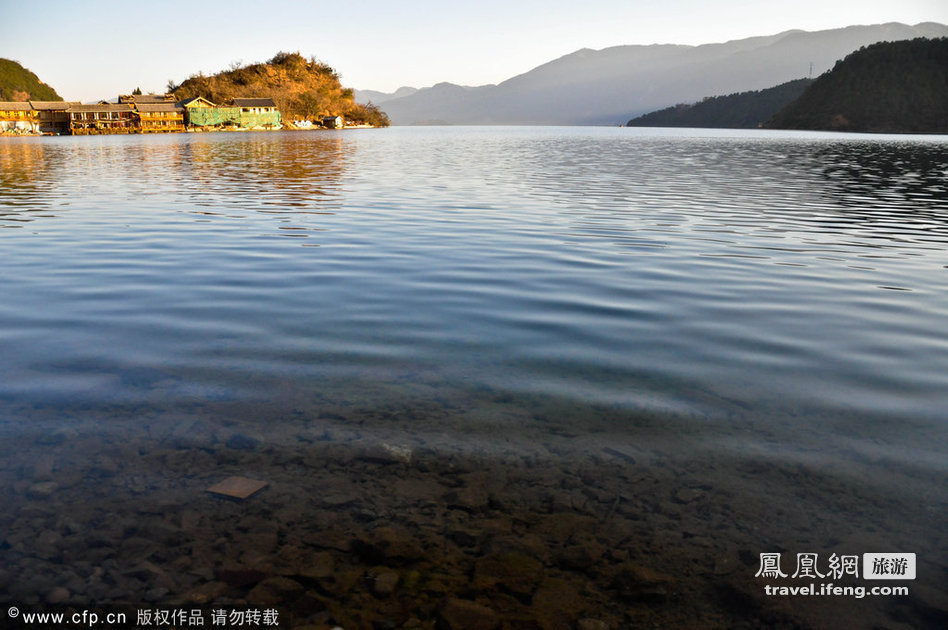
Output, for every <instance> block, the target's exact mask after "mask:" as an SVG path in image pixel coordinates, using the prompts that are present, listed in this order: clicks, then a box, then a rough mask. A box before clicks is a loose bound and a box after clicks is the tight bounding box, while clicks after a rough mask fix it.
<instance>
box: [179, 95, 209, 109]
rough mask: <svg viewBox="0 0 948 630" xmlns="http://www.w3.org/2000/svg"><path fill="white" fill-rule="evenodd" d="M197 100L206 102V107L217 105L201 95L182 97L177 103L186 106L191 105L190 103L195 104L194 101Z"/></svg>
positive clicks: (196, 101)
mask: <svg viewBox="0 0 948 630" xmlns="http://www.w3.org/2000/svg"><path fill="white" fill-rule="evenodd" d="M198 102H203V103H206V104H207V106H208V107H217V105H215V104H214V103H212V102H210V101H209V100H207V99H206V98H204V97H203V96H192V97H191V98H186V99H184V100H183V101H178V105H180V106H181V107H187V106H189V105H191V104H192V103H195V104H196V103H198Z"/></svg>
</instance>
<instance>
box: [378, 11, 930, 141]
mask: <svg viewBox="0 0 948 630" xmlns="http://www.w3.org/2000/svg"><path fill="white" fill-rule="evenodd" d="M944 36H948V26H945V25H942V24H935V23H930V22H929V23H922V24H917V25H915V26H908V25H905V24H898V23H889V24H877V25H872V26H850V27H846V28H841V29H832V30H826V31H816V32H806V31H798V30H794V31H786V32H783V33H778V34H776V35H769V36H765V37H752V38H748V39H741V40H735V41H730V42H726V43H721V44H705V45H701V46H682V45H672V44H656V45H651V46H615V47H612V48H605V49H603V50H590V49H582V50H578V51H576V52H574V53H571V54H569V55H566V56H564V57H560V58H559V59H556V60H554V61H551V62H549V63H546V64H543V65H542V66H539V67H537V68H534V69H533V70H530V71H529V72H526V73H524V74H521V75H518V76H515V77H513V78H511V79H508V80H507V81H504V82H503V83H500V84H499V85H490V86H481V87H476V88H467V87H462V86H458V85H453V84H450V83H439V84H438V85H435V86H433V87H430V88H425V89H421V90H417V91H415V92H413V93H411V94H409V95H407V96H402V97H398V98H392V99H390V100H386V101H384V102H385V111H386V112H387V113H388V115H389V117H390V118H391V119H392V121H393V123H395V124H400V125H407V124H416V123H421V122H426V121H439V122H444V123H449V124H491V123H502V124H571V125H590V124H613V125H614V124H619V123H622V122H625V121H626V120H629V118H632V117H635V116H638V115H640V114H644V113H646V112H650V111H654V110H656V109H660V108H662V107H668V106H669V105H674V104H675V103H688V102H694V101H697V100H700V99H701V98H702V97H704V96H706V95H710V94H731V93H734V92H744V91H749V90H761V89H766V88H769V87H772V86H774V85H777V84H780V83H784V82H786V81H790V80H793V79H799V78H803V77H806V76H808V75H809V74H810V64H811V63H812V64H813V70H812V73H813V76H814V77H815V76H817V75H819V74H822V73H823V72H826V71H827V70H829V69H830V68H832V67H833V65H834V64H835V63H836V61H837V60H839V59H842V58H843V57H845V56H846V55H848V54H849V53H851V52H853V51H854V50H856V49H858V48H860V47H862V46H867V45H869V44H873V43H876V42H880V41H895V40H904V39H913V38H916V37H929V38H934V37H944Z"/></svg>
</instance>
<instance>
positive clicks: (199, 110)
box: [178, 96, 240, 131]
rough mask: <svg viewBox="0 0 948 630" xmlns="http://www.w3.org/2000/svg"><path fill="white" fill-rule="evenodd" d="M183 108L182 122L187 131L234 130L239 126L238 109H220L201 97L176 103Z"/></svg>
mask: <svg viewBox="0 0 948 630" xmlns="http://www.w3.org/2000/svg"><path fill="white" fill-rule="evenodd" d="M178 105H179V106H180V107H182V108H184V122H185V126H186V127H187V129H188V130H189V131H202V130H215V129H234V128H236V127H238V126H240V109H238V108H236V107H221V106H219V105H216V104H215V103H212V102H211V101H209V100H207V99H206V98H204V97H203V96H194V97H191V98H188V99H185V100H183V101H180V102H178Z"/></svg>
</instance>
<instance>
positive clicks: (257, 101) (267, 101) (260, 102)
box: [233, 98, 276, 107]
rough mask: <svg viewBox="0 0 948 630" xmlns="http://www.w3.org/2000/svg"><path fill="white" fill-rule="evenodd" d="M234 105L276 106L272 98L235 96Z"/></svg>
mask: <svg viewBox="0 0 948 630" xmlns="http://www.w3.org/2000/svg"><path fill="white" fill-rule="evenodd" d="M233 101H234V107H276V103H274V102H273V99H272V98H235V99H233Z"/></svg>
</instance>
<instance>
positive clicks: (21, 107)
mask: <svg viewBox="0 0 948 630" xmlns="http://www.w3.org/2000/svg"><path fill="white" fill-rule="evenodd" d="M118 101H119V102H118V103H109V102H107V101H101V102H99V103H96V104H89V105H83V104H81V103H78V102H74V101H23V102H12V101H6V102H0V133H6V134H23V135H30V134H50V135H52V134H72V135H77V136H81V135H95V134H128V133H173V132H183V131H226V130H235V131H237V130H240V131H245V130H251V129H253V130H256V129H266V130H269V129H281V128H282V127H283V125H282V115H281V113H280V110H279V109H277V106H276V103H274V102H273V99H271V98H233V99H231V100H230V102H229V103H228V104H227V105H217V104H215V103H212V102H211V101H209V100H208V99H206V98H204V97H203V96H196V97H193V98H189V99H185V100H183V101H178V102H176V101H175V99H174V95H173V94H131V95H128V94H123V95H120V96H119V97H118Z"/></svg>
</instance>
